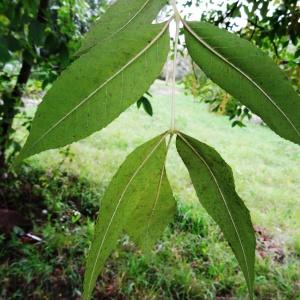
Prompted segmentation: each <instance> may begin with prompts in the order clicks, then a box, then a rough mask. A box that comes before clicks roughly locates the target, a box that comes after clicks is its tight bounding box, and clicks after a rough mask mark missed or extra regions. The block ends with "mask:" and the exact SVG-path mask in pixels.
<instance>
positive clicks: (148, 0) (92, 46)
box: [77, 0, 151, 56]
mask: <svg viewBox="0 0 300 300" xmlns="http://www.w3.org/2000/svg"><path fill="white" fill-rule="evenodd" d="M150 1H151V0H147V1H146V2H145V3H144V4H143V5H142V6H141V7H140V8H139V9H138V11H137V12H136V13H135V14H134V15H133V16H132V17H131V18H130V19H129V20H128V21H127V22H126V23H125V24H124V25H122V26H121V27H120V28H118V29H117V30H116V31H115V32H113V33H111V34H110V35H109V36H108V37H106V38H104V39H103V40H101V41H99V42H97V43H94V44H93V45H91V46H89V47H88V48H86V49H83V50H81V51H79V52H78V53H77V55H78V56H80V55H82V54H84V53H86V52H88V51H90V50H91V49H92V48H94V47H95V46H96V45H97V44H99V43H103V42H105V41H107V40H109V39H111V38H113V37H114V36H115V35H116V34H118V33H119V32H121V31H122V30H123V29H124V28H126V27H127V26H129V24H131V23H132V22H133V20H134V19H135V18H137V17H138V15H139V14H140V13H141V12H142V11H143V10H144V8H145V7H146V6H147V5H148V3H149V2H150ZM110 8H111V7H110Z"/></svg>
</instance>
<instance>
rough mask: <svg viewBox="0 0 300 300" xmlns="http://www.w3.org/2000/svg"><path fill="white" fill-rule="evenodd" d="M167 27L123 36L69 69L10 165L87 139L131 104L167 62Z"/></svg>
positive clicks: (145, 27)
mask: <svg viewBox="0 0 300 300" xmlns="http://www.w3.org/2000/svg"><path fill="white" fill-rule="evenodd" d="M168 25H169V22H167V23H162V24H156V25H152V24H149V25H143V26H140V27H139V28H135V29H134V30H133V29H132V30H125V31H123V32H122V34H119V35H116V36H115V37H114V38H113V39H110V40H109V41H107V42H105V43H103V44H99V45H97V46H95V47H93V48H92V49H91V50H90V51H88V52H87V53H86V54H84V55H82V56H80V57H79V58H78V59H77V60H76V61H75V62H74V63H73V64H71V65H70V67H69V68H67V69H66V70H65V71H64V72H63V73H62V74H61V76H60V77H59V78H58V79H57V80H56V82H55V83H54V84H53V86H52V88H51V89H50V90H49V92H48V93H47V94H46V96H45V98H44V100H43V101H42V103H41V104H40V105H39V107H38V110H37V112H36V115H35V117H34V120H33V123H32V129H31V132H30V135H29V137H28V139H27V141H26V144H25V146H24V147H23V150H22V151H21V153H20V155H19V157H18V158H17V159H16V161H15V165H17V164H18V163H19V162H20V161H21V160H23V159H24V158H26V157H28V156H31V155H33V154H36V153H39V152H41V151H44V150H47V149H53V148H58V147H62V146H65V145H68V144H70V143H72V142H75V141H78V140H80V139H82V138H85V137H87V136H89V135H90V134H92V133H94V132H95V131H98V130H100V129H102V128H103V127H105V126H107V125H108V124H109V123H110V122H112V121H113V120H114V119H115V118H117V117H118V116H119V114H120V113H121V112H123V111H124V110H125V109H126V108H128V107H129V106H130V105H131V104H133V103H135V102H136V101H137V100H138V99H139V98H140V97H141V96H142V95H143V94H144V93H145V92H146V91H147V90H148V89H149V87H150V85H151V84H152V82H153V81H154V80H155V78H156V77H157V76H158V75H159V73H160V72H161V69H162V67H163V65H164V63H165V61H166V58H167V55H168V52H169V36H168V30H167V28H168Z"/></svg>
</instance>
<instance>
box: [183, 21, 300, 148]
mask: <svg viewBox="0 0 300 300" xmlns="http://www.w3.org/2000/svg"><path fill="white" fill-rule="evenodd" d="M184 24H185V29H184V32H185V39H186V44H187V48H188V51H189V54H190V55H191V56H192V58H193V60H194V61H195V62H196V63H197V64H198V65H199V66H200V68H201V69H202V70H203V71H204V72H205V73H206V75H207V76H208V77H210V78H211V79H212V80H213V81H214V82H215V83H217V84H218V85H219V86H220V87H222V88H223V89H225V90H226V91H227V92H228V93H230V94H231V95H232V96H234V97H235V98H237V99H238V100H240V101H241V102H242V103H243V104H245V105H246V106H247V107H249V108H250V109H251V110H252V111H253V112H255V113H256V114H257V115H259V116H260V117H261V118H262V119H263V120H264V121H265V123H266V124H267V125H269V127H270V128H271V129H272V130H274V131H275V132H276V133H277V134H279V135H280V136H281V137H283V138H285V139H288V140H290V141H292V142H294V143H298V144H300V115H299V112H300V97H299V96H298V94H297V93H296V92H295V91H294V89H293V87H292V86H291V84H290V83H289V82H288V80H287V78H286V77H285V76H284V74H283V72H282V71H281V70H280V69H279V68H278V67H277V66H276V65H275V63H274V62H273V61H272V60H271V59H270V58H269V57H268V56H267V55H266V54H264V53H263V52H262V51H261V50H260V49H258V48H256V47H255V46H253V45H252V44H251V43H250V42H249V41H247V40H244V39H241V38H239V37H237V36H236V35H234V34H232V33H229V32H227V31H225V30H223V29H219V28H218V27H216V26H214V25H211V24H208V23H205V22H186V23H184Z"/></svg>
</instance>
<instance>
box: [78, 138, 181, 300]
mask: <svg viewBox="0 0 300 300" xmlns="http://www.w3.org/2000/svg"><path fill="white" fill-rule="evenodd" d="M165 137H166V134H163V135H160V136H158V137H156V138H154V139H152V140H150V141H149V142H147V143H145V144H143V145H142V146H140V147H138V148H137V149H136V150H134V151H133V152H132V153H131V154H130V155H129V156H128V157H127V158H126V160H125V162H124V163H123V164H122V165H121V167H120V168H119V170H118V172H117V173H116V175H115V176H114V177H113V179H112V181H111V183H110V185H109V187H108V189H107V191H106V193H105V195H104V198H103V200H102V204H101V208H100V214H99V217H98V220H97V223H96V227H95V234H94V240H93V242H92V245H91V249H90V251H89V255H88V259H87V265H86V272H85V279H84V294H83V299H85V300H86V299H90V297H91V295H92V290H93V288H94V286H95V283H96V279H97V277H98V275H99V274H100V272H101V270H102V268H103V266H104V263H105V261H106V259H107V258H108V256H109V255H110V254H111V252H112V251H113V250H114V249H115V248H116V246H117V242H118V239H119V238H120V237H121V235H122V233H124V232H127V233H128V234H129V235H130V236H132V237H133V240H134V241H136V242H137V244H138V245H139V246H141V247H142V248H143V249H149V248H148V247H149V246H150V247H151V246H152V245H153V239H156V238H157V237H158V236H159V234H160V233H161V231H162V230H163V229H164V228H165V226H167V224H168V221H169V220H171V219H172V217H173V214H174V210H175V200H174V198H173V196H172V191H171V189H170V186H169V183H168V180H167V177H166V175H165V167H164V166H165V159H166V154H167V151H166V143H165ZM160 208H162V210H161V211H159V210H158V209H160ZM160 218H162V220H160V221H158V219H160ZM157 221H158V223H156V222H157ZM142 235H143V239H144V240H142Z"/></svg>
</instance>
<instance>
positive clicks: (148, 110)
mask: <svg viewBox="0 0 300 300" xmlns="http://www.w3.org/2000/svg"><path fill="white" fill-rule="evenodd" d="M136 105H137V107H138V108H140V107H141V105H143V108H144V110H145V112H146V113H147V114H148V115H150V116H153V109H152V105H151V102H150V101H149V100H148V99H147V98H146V97H145V96H143V97H141V98H140V99H139V100H138V101H137V103H136Z"/></svg>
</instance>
